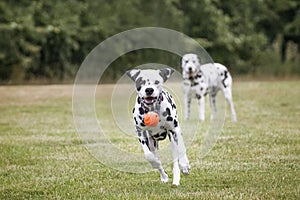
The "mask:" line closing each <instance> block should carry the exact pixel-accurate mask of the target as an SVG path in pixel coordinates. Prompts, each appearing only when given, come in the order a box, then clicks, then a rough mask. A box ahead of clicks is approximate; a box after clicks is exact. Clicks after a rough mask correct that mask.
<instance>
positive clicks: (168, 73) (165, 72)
mask: <svg viewBox="0 0 300 200" xmlns="http://www.w3.org/2000/svg"><path fill="white" fill-rule="evenodd" d="M173 72H174V69H170V68H164V69H160V70H159V75H160V76H161V77H162V78H163V80H164V82H166V81H167V80H168V79H169V78H170V76H171V75H172V73H173Z"/></svg>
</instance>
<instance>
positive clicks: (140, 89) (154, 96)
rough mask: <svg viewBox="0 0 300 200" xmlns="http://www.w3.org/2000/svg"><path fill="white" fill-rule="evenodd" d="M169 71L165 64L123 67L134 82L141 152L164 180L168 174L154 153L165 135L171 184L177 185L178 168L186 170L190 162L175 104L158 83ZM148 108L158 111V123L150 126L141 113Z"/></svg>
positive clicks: (135, 112) (135, 114)
mask: <svg viewBox="0 0 300 200" xmlns="http://www.w3.org/2000/svg"><path fill="white" fill-rule="evenodd" d="M172 73H173V70H172V69H169V68H165V69H159V70H152V69H145V70H140V69H133V70H130V71H127V75H128V76H129V77H130V78H131V79H132V80H133V81H134V82H135V86H136V91H137V97H136V103H135V106H134V108H133V118H134V121H135V128H136V132H137V135H138V137H139V141H140V143H141V145H142V148H143V151H144V155H145V157H146V159H147V161H149V162H150V164H151V165H152V167H153V168H154V169H157V170H158V171H159V172H160V179H161V181H162V182H163V183H166V182H168V179H169V178H168V175H167V174H166V172H165V170H164V168H163V166H162V163H161V161H160V160H159V157H158V142H159V141H160V140H164V139H165V138H166V137H167V136H168V137H169V140H170V142H171V147H172V154H173V185H176V186H178V185H179V183H180V170H181V171H182V173H183V174H189V171H190V165H189V161H188V158H187V156H186V148H185V146H184V142H183V138H182V135H181V128H180V126H179V123H178V117H177V110H176V105H175V103H174V101H173V99H172V96H171V95H170V94H169V93H168V92H167V91H166V90H164V89H163V87H162V85H163V83H164V82H165V81H166V80H167V79H168V78H169V77H170V76H171V74H172ZM149 111H154V112H156V113H158V115H159V119H160V120H159V123H158V124H157V125H156V126H154V127H150V126H146V125H145V123H144V116H145V114H146V113H147V112H149Z"/></svg>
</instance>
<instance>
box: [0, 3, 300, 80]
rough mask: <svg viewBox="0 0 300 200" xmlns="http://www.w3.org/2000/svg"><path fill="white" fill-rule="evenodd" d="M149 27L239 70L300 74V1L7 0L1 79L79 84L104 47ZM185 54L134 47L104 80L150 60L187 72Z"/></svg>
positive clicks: (1, 25) (1, 7)
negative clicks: (90, 58)
mask: <svg viewBox="0 0 300 200" xmlns="http://www.w3.org/2000/svg"><path fill="white" fill-rule="evenodd" d="M147 26H157V27H165V28H170V29H174V30H177V31H180V32H183V33H185V34H187V35H188V36H190V37H192V38H194V39H196V40H197V41H199V43H200V45H202V46H203V47H204V48H205V49H206V50H207V51H208V53H209V54H210V55H211V57H212V58H213V59H214V61H216V62H220V63H223V64H225V65H226V66H227V67H228V68H229V69H230V71H231V72H232V74H233V75H240V76H243V75H246V76H250V77H255V76H260V77H295V76H296V77H299V76H300V56H299V52H300V51H299V50H300V1H299V0H285V1H282V0H226V1H223V0H163V1H149V0H126V1H123V0H109V1H108V0H63V1H61V0H51V1H49V0H1V1H0V83H1V84H24V83H27V84H28V83H29V84H30V83H31V84H32V83H72V82H73V81H74V78H75V76H76V72H77V70H78V68H79V67H80V64H81V63H82V61H83V60H84V58H85V57H86V56H87V54H88V53H89V52H90V51H91V50H92V49H93V48H94V47H95V46H96V45H98V44H99V43H100V42H102V41H103V40H105V39H106V38H108V37H110V36H113V35H115V34H117V33H119V32H121V31H126V30H128V29H132V28H137V27H147ZM179 59H180V58H179V57H178V56H176V55H172V54H170V53H167V52H162V51H159V50H153V49H152V50H151V49H148V50H140V51H135V52H131V53H129V54H126V55H124V56H121V57H120V58H119V59H117V60H116V61H115V62H114V63H112V65H111V67H109V68H108V69H107V70H106V72H105V77H104V80H103V81H104V82H113V81H115V80H117V79H118V77H119V76H120V75H122V74H123V73H124V70H126V69H128V68H131V67H135V66H137V65H139V64H143V63H147V62H156V63H162V64H167V65H169V66H174V67H175V68H178V70H180V68H179ZM120 66H125V67H122V68H121V67H120Z"/></svg>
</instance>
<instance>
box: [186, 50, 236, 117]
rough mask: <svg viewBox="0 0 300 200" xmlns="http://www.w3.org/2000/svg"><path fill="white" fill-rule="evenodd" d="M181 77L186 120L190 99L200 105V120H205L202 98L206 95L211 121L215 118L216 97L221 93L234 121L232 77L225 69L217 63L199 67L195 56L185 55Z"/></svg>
mask: <svg viewBox="0 0 300 200" xmlns="http://www.w3.org/2000/svg"><path fill="white" fill-rule="evenodd" d="M181 67H182V76H183V79H184V82H183V84H184V103H185V106H184V107H185V116H184V119H188V117H189V113H190V104H191V98H192V97H196V98H197V99H198V100H199V105H200V120H201V121H204V119H205V111H204V110H205V109H204V102H205V101H204V96H205V95H206V94H207V93H208V94H209V99H210V106H211V108H212V114H211V119H214V118H215V117H216V113H217V109H216V95H217V92H218V91H219V90H222V91H223V94H224V96H225V99H226V100H227V102H228V104H229V107H230V111H231V119H232V121H236V113H235V110H234V105H233V100H232V89H231V88H232V77H231V75H230V73H229V71H228V70H227V68H226V67H225V66H224V65H222V64H219V63H214V64H212V63H209V64H204V65H200V61H199V58H198V56H197V55H196V54H192V53H190V54H185V55H184V56H183V57H182V60H181Z"/></svg>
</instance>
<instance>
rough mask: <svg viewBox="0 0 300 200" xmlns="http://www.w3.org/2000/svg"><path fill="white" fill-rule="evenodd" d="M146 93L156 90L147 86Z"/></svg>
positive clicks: (149, 93)
mask: <svg viewBox="0 0 300 200" xmlns="http://www.w3.org/2000/svg"><path fill="white" fill-rule="evenodd" d="M145 92H146V95H151V94H152V93H153V92H154V89H153V88H146V89H145Z"/></svg>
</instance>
